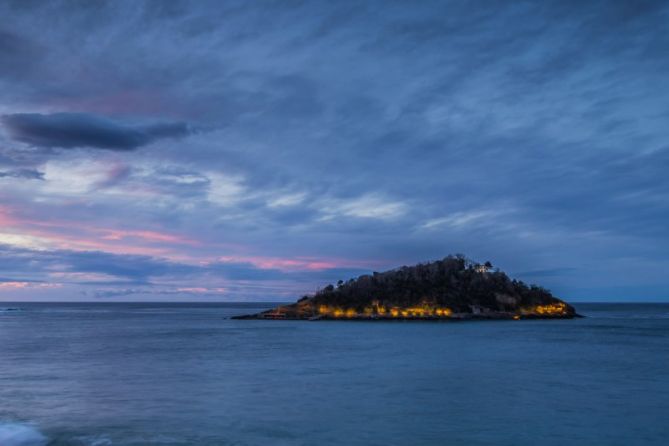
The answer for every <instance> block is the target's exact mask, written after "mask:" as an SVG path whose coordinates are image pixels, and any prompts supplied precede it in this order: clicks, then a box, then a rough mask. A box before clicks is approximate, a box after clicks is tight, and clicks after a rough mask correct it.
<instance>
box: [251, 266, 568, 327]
mask: <svg viewBox="0 0 669 446" xmlns="http://www.w3.org/2000/svg"><path fill="white" fill-rule="evenodd" d="M574 316H576V313H575V311H574V308H573V307H571V306H570V305H568V304H566V303H565V302H563V301H562V300H560V299H558V298H556V297H554V296H553V295H552V294H551V293H550V292H549V291H548V290H546V289H544V288H542V287H540V286H536V285H527V284H525V283H524V282H522V281H519V280H514V279H511V278H509V277H508V276H507V275H506V274H505V273H503V272H501V271H499V269H493V266H492V264H491V263H490V262H486V263H484V264H479V263H476V262H473V261H471V260H468V259H467V258H466V257H464V256H463V255H455V256H448V257H446V258H444V259H443V260H439V261H435V262H429V263H421V264H418V265H415V266H403V267H400V268H396V269H393V270H390V271H386V272H383V273H377V272H375V273H373V274H371V275H363V276H360V277H358V278H357V279H351V280H349V281H347V282H343V281H339V282H338V283H337V284H336V285H328V286H326V287H325V288H323V289H321V290H319V291H318V292H316V293H315V294H314V295H312V296H304V297H303V298H302V299H300V300H299V301H297V302H296V303H295V304H291V305H283V306H279V307H277V308H274V309H272V310H269V311H266V312H263V313H259V314H257V315H252V316H246V317H247V318H261V319H346V318H348V319H429V320H433V319H473V318H489V319H504V318H507V319H522V318H570V317H574Z"/></svg>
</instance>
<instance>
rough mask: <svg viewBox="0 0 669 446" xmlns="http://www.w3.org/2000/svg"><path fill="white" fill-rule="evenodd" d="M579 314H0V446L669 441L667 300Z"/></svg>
mask: <svg viewBox="0 0 669 446" xmlns="http://www.w3.org/2000/svg"><path fill="white" fill-rule="evenodd" d="M575 306H576V309H577V311H578V312H579V313H580V314H582V315H584V316H586V317H585V318H582V319H573V320H521V321H463V322H406V321H405V322H362V321H313V322H309V321H259V320H232V319H230V316H233V315H238V314H245V313H252V312H256V311H260V310H264V309H266V308H268V307H269V305H263V304H220V303H216V304H184V303H180V304H176V303H167V304H163V303H160V304H157V303H58V304H56V303H6V302H4V303H0V446H111V445H114V446H116V445H128V446H130V445H133V446H134V445H142V446H143V445H161V446H163V445H164V446H167V445H169V446H177V445H178V446H186V445H205V446H207V445H212V446H216V445H236V446H242V445H270V446H271V445H291V446H292V445H305V446H306V445H309V446H311V445H379V446H388V445H439V446H442V445H446V446H447V445H495V446H499V445H509V446H511V445H513V446H518V445H532V446H536V445H572V446H573V445H588V446H592V445H621V446H622V445H624V446H630V445H658V446H666V445H668V444H669V304H576V305H575Z"/></svg>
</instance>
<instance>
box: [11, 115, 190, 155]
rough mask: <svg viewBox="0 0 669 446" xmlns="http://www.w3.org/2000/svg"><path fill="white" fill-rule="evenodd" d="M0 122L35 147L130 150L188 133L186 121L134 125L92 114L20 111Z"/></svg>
mask: <svg viewBox="0 0 669 446" xmlns="http://www.w3.org/2000/svg"><path fill="white" fill-rule="evenodd" d="M0 121H1V122H2V124H3V125H4V127H5V128H6V129H7V131H8V132H9V135H10V137H11V138H12V139H14V140H15V141H20V142H24V143H26V144H29V145H31V146H37V147H47V148H54V147H56V148H64V149H71V148H76V147H85V148H97V149H107V150H117V151H130V150H135V149H137V148H139V147H142V146H145V145H147V144H150V143H152V142H154V141H156V140H158V139H163V138H176V137H181V136H185V135H187V134H188V133H189V132H190V130H189V128H188V125H187V124H185V123H183V122H173V123H160V124H151V125H140V126H131V125H128V124H124V123H120V122H115V121H112V120H110V119H108V118H105V117H103V116H98V115H93V114H88V113H52V114H39V113H16V114H8V115H3V116H2V117H1V118H0Z"/></svg>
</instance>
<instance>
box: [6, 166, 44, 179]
mask: <svg viewBox="0 0 669 446" xmlns="http://www.w3.org/2000/svg"><path fill="white" fill-rule="evenodd" d="M0 178H23V179H26V180H44V172H40V171H38V170H35V169H14V170H5V171H0Z"/></svg>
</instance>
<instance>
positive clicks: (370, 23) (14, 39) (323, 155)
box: [0, 1, 669, 301]
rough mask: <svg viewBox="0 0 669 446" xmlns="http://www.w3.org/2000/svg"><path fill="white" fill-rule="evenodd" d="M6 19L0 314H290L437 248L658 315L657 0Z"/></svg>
mask: <svg viewBox="0 0 669 446" xmlns="http://www.w3.org/2000/svg"><path fill="white" fill-rule="evenodd" d="M0 17H3V20H2V21H1V22H0V300H105V299H106V300H261V301H269V300H293V299H294V298H295V297H298V296H299V295H302V294H304V293H309V292H313V291H314V290H315V289H317V288H318V287H319V286H323V285H325V284H327V283H330V282H334V281H336V280H338V279H348V278H350V277H355V276H357V275H360V274H363V273H367V272H370V271H381V270H385V269H389V268H394V267H397V266H400V265H405V264H413V263H417V262H420V261H427V260H434V259H439V258H442V257H444V256H446V255H448V254H450V253H464V254H465V255H467V256H468V257H471V258H473V259H475V260H480V261H485V260H490V261H491V262H492V263H493V264H495V265H496V266H499V267H500V268H502V269H503V270H505V271H506V272H508V273H509V274H510V275H512V276H514V277H517V278H521V279H523V280H526V281H528V282H534V283H538V284H541V285H544V286H546V287H548V288H550V289H551V290H553V291H554V292H555V293H556V294H557V295H558V296H560V297H563V298H565V299H567V300H573V301H582V300H631V301H653V300H668V299H669V274H668V273H667V271H669V259H668V258H667V252H669V236H668V235H667V222H669V205H668V203H669V179H668V177H667V174H666V172H667V168H668V167H669V146H668V145H667V141H668V140H669V139H668V136H669V125H667V118H668V115H669V112H668V110H667V104H669V89H668V88H666V84H667V79H668V75H669V58H668V57H667V54H669V34H668V32H667V29H669V28H668V27H667V25H668V23H669V5H668V4H667V3H666V2H661V1H657V2H654V1H591V2H567V1H554V2H551V1H543V2H499V1H496V2H486V1H481V2H466V1H438V2H427V1H416V2H391V1H383V2H372V1H369V2H361V1H354V2H347V1H340V2H319V1H313V2H302V1H299V2H298V1H280V2H279V1H277V2H274V1H266V2H265V1H263V2H247V1H244V2H232V1H223V2H221V1H212V2H206V1H199V2H180V1H170V2H163V1H156V2H151V1H145V2H141V1H114V2H74V1H68V2H57V1H52V2H31V1H30V2H28V1H0Z"/></svg>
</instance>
